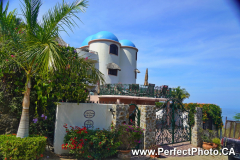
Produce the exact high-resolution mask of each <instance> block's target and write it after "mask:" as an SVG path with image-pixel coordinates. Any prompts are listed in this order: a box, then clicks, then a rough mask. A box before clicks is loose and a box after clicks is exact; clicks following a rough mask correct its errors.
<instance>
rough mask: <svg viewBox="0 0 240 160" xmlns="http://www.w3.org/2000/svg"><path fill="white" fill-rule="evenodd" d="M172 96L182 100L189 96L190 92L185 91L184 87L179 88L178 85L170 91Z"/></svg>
mask: <svg viewBox="0 0 240 160" xmlns="http://www.w3.org/2000/svg"><path fill="white" fill-rule="evenodd" d="M172 97H174V98H177V99H178V100H180V101H181V102H183V101H184V99H186V98H189V97H190V94H189V93H188V92H187V91H186V89H185V88H181V87H180V86H178V87H177V88H175V89H174V90H173V91H172Z"/></svg>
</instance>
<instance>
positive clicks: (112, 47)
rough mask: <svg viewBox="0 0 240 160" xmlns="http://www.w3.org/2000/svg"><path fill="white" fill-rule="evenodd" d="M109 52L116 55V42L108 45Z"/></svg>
mask: <svg viewBox="0 0 240 160" xmlns="http://www.w3.org/2000/svg"><path fill="white" fill-rule="evenodd" d="M110 53H111V54H115V55H118V46H117V45H116V44H111V45H110Z"/></svg>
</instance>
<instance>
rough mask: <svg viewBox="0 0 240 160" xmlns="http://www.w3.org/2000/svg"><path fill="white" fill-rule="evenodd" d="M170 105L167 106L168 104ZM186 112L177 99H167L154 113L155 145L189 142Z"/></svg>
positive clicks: (189, 131) (189, 130) (189, 133)
mask: <svg viewBox="0 0 240 160" xmlns="http://www.w3.org/2000/svg"><path fill="white" fill-rule="evenodd" d="M170 101H171V102H172V103H170V105H169V106H168V102H170ZM188 122H189V119H188V111H186V110H185V109H184V107H183V104H182V103H181V102H180V101H179V100H177V99H169V100H168V101H167V102H166V103H164V104H163V105H162V106H161V107H160V108H159V109H158V110H157V112H156V144H157V145H165V144H174V143H179V142H186V141H190V142H191V127H190V126H189V123H188Z"/></svg>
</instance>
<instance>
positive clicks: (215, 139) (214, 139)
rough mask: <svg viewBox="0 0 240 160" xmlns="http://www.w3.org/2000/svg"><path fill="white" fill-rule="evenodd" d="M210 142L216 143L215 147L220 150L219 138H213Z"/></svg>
mask: <svg viewBox="0 0 240 160" xmlns="http://www.w3.org/2000/svg"><path fill="white" fill-rule="evenodd" d="M212 142H213V143H215V144H216V145H217V149H218V150H220V149H221V140H220V139H219V138H213V139H212Z"/></svg>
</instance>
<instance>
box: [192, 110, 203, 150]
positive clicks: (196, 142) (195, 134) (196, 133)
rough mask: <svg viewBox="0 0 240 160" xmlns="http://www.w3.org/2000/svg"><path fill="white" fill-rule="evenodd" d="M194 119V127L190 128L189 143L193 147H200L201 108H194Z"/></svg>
mask: <svg viewBox="0 0 240 160" xmlns="http://www.w3.org/2000/svg"><path fill="white" fill-rule="evenodd" d="M194 119H195V123H194V126H193V127H192V135H191V136H192V137H191V142H192V145H193V146H194V147H201V146H202V141H201V133H200V129H201V128H202V127H203V121H202V108H200V107H197V108H196V113H195V115H194Z"/></svg>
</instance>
